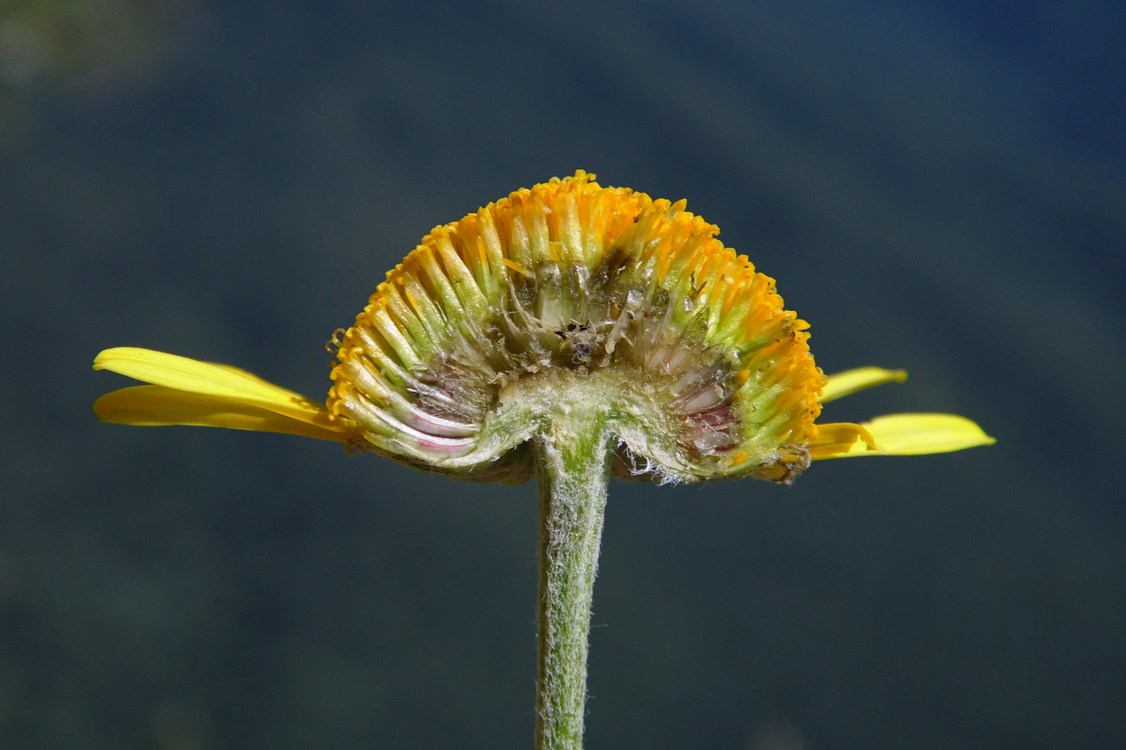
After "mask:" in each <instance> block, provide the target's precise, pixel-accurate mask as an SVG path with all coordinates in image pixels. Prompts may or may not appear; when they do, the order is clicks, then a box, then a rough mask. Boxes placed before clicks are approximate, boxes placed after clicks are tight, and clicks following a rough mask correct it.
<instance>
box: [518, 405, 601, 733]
mask: <svg viewBox="0 0 1126 750" xmlns="http://www.w3.org/2000/svg"><path fill="white" fill-rule="evenodd" d="M609 439H610V434H609V430H608V424H607V415H606V414H605V412H604V411H601V410H599V409H567V410H565V411H564V412H562V413H556V414H555V415H553V418H552V419H551V421H550V422H549V425H548V427H547V428H546V429H545V430H544V431H542V432H541V434H540V435H539V436H538V437H537V438H536V440H535V452H536V461H537V464H538V466H537V468H538V471H539V600H538V606H537V610H538V611H537V624H538V651H539V670H538V677H537V681H536V683H537V685H536V686H537V695H536V748H537V750H577V749H578V748H581V747H582V738H583V713H584V706H585V704H586V671H587V653H588V651H589V634H590V612H591V601H592V598H593V595H594V577H595V573H596V571H597V568H598V549H599V544H600V542H601V538H602V523H603V517H604V514H605V508H606V495H607V490H608V486H609V461H610V452H609V450H608V445H609Z"/></svg>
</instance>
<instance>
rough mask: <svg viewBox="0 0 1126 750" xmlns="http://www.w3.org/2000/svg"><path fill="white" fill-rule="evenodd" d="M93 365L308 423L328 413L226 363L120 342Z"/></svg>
mask: <svg viewBox="0 0 1126 750" xmlns="http://www.w3.org/2000/svg"><path fill="white" fill-rule="evenodd" d="M94 369H95V370H109V371H110V372H116V373H118V374H120V375H125V376H126V377H130V378H133V379H135V380H140V381H142V382H145V383H152V384H153V385H160V386H164V387H165V388H169V389H171V390H174V391H183V392H185V393H195V394H199V395H201V396H217V397H220V398H223V399H227V400H228V403H233V402H235V401H237V402H241V403H245V404H248V405H253V406H258V407H261V408H263V409H266V410H268V411H271V412H274V413H275V414H280V415H284V416H287V417H290V418H292V419H295V420H298V421H300V422H306V423H308V424H317V425H323V424H324V422H323V421H322V417H327V412H326V411H325V409H324V407H323V406H321V405H319V404H315V403H313V402H312V401H310V400H309V399H307V398H305V397H304V396H302V395H301V394H299V393H294V392H293V391H290V390H287V389H285V388H282V387H281V386H277V385H274V384H273V383H270V382H267V381H265V380H263V379H262V378H260V377H258V376H257V375H253V374H251V373H249V372H246V371H245V370H240V369H238V368H237V367H231V366H229V365H220V364H214V363H211V362H200V361H199V360H195V359H189V358H188V357H180V356H177V355H175V354H166V353H165V352H157V351H153V350H151V349H138V348H135V347H128V346H122V347H117V348H115V349H106V350H105V351H103V352H101V353H100V354H98V356H97V357H95V358H94Z"/></svg>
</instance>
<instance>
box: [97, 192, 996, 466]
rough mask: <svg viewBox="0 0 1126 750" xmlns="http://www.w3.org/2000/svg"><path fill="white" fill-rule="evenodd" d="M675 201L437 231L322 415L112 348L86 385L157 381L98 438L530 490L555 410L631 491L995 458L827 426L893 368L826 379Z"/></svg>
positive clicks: (925, 438) (511, 204)
mask: <svg viewBox="0 0 1126 750" xmlns="http://www.w3.org/2000/svg"><path fill="white" fill-rule="evenodd" d="M717 233H718V229H717V228H716V227H715V226H713V225H711V224H708V223H707V222H705V221H704V220H703V219H701V218H700V217H698V216H695V215H693V214H691V213H689V212H687V211H686V210H685V204H684V202H683V201H680V202H676V203H671V202H669V201H667V200H663V199H658V200H654V199H651V198H650V197H649V196H647V195H645V194H644V193H638V192H634V191H632V190H628V189H623V188H603V187H601V186H600V185H598V184H597V183H596V182H594V176H593V175H590V174H587V173H584V172H578V173H577V174H576V175H575V176H574V177H571V178H567V179H564V180H552V181H550V182H547V183H544V184H541V185H537V186H535V187H533V188H531V189H530V190H528V189H525V190H520V191H517V192H515V193H512V194H511V195H510V196H508V197H507V198H505V199H502V200H499V201H497V202H495V203H492V204H490V205H488V206H486V207H484V208H482V209H480V210H478V211H477V212H475V213H472V214H469V215H468V216H466V217H465V218H463V219H462V220H461V221H458V222H454V223H451V224H447V225H445V226H440V227H437V228H435V229H434V230H433V231H432V232H431V233H430V234H428V235H427V236H426V237H425V238H424V239H423V240H422V243H421V244H420V245H419V246H418V247H417V248H416V249H415V250H414V251H413V252H411V253H410V254H409V255H408V256H407V257H406V259H405V260H404V261H403V262H402V264H400V265H399V266H398V267H397V268H396V269H394V270H393V271H391V272H390V273H389V274H388V275H387V280H386V281H384V282H383V283H382V284H380V285H379V287H378V288H377V289H376V291H375V293H374V294H373V295H372V297H371V299H370V300H369V302H368V305H367V306H366V307H365V308H364V310H363V311H362V312H361V313H360V314H359V316H358V317H357V318H356V321H355V323H354V324H353V325H352V327H351V328H349V329H348V330H347V331H345V332H344V333H343V335H341V336H338V337H337V338H336V339H335V340H334V343H335V344H336V347H337V365H336V367H335V369H334V370H333V372H332V380H333V381H334V382H333V385H332V388H331V390H330V392H329V397H328V402H327V405H326V406H324V407H322V406H320V405H318V404H315V403H314V402H312V401H310V400H309V399H306V398H304V397H303V396H300V395H298V394H296V393H293V392H291V391H288V390H286V389H284V388H280V387H278V386H275V385H272V384H270V383H268V382H266V381H264V380H262V379H260V378H258V377H257V376H254V375H252V374H250V373H247V372H245V371H242V370H238V369H236V368H233V367H228V366H225V365H216V364H210V363H206V362H198V361H196V360H191V359H186V358H183V357H177V356H175V355H170V354H163V353H160V352H154V351H150V350H146V349H135V348H117V349H109V350H106V351H104V352H102V353H101V354H99V355H98V357H97V359H96V360H95V362H94V367H95V369H106V370H111V371H113V372H118V373H120V374H123V375H126V376H129V377H132V378H135V379H137V380H141V381H143V382H147V383H150V384H151V385H147V386H139V387H133V388H126V389H123V390H120V391H115V392H113V393H110V394H107V395H105V396H103V397H102V398H101V399H99V400H98V401H97V402H96V403H95V406H94V410H95V412H96V413H97V414H98V416H99V417H100V418H101V419H103V420H104V421H107V422H118V423H125V424H140V425H157V424H189V425H205V426H213V427H229V428H234V429H249V430H259V431H264V432H283V433H290V434H298V435H305V436H307V437H315V438H320V439H327V440H337V441H341V442H345V443H347V444H349V445H352V446H359V447H363V448H366V449H370V450H373V451H375V452H378V453H381V454H384V455H388V456H391V457H394V458H396V459H398V460H401V461H404V462H407V463H410V464H412V465H417V466H420V467H424V468H427V469H430V470H438V471H443V472H446V473H450V474H455V475H462V476H472V477H474V478H500V479H504V480H508V481H520V480H523V479H525V478H527V477H528V476H530V474H531V473H532V471H533V470H534V469H533V461H532V458H531V456H530V454H529V453H528V451H526V450H524V449H523V448H522V446H524V445H525V444H526V443H527V442H528V441H529V440H531V439H532V438H533V437H534V436H535V434H537V431H538V430H540V429H541V428H542V426H543V423H544V420H546V419H548V418H549V417H548V415H549V414H550V413H551V412H552V410H553V409H566V408H567V407H568V401H574V400H576V399H578V400H586V401H587V402H589V403H592V404H597V405H599V407H600V408H602V409H603V410H604V411H605V413H606V414H607V418H608V419H609V420H610V422H611V423H612V424H613V426H614V432H615V434H617V435H618V437H619V439H620V441H621V445H620V446H619V447H618V448H617V450H616V461H615V463H614V468H615V471H616V472H617V473H619V474H620V475H622V476H639V477H645V478H651V479H655V480H657V481H688V480H695V479H708V478H713V477H723V476H743V475H751V476H755V477H759V478H763V479H770V480H774V481H790V480H792V479H793V478H794V477H795V476H796V475H797V474H798V473H800V472H801V471H802V470H803V469H804V468H805V467H806V466H808V464H809V462H810V461H811V460H817V459H823V458H836V457H844V456H860V455H915V454H924V453H940V452H945V451H953V450H960V449H963V448H969V447H974V446H979V445H988V444H991V443H992V442H993V439H992V438H990V437H988V436H987V435H986V434H985V433H984V432H983V431H982V430H981V429H980V428H979V427H978V426H977V425H976V424H974V423H973V422H971V421H969V420H967V419H964V418H962V417H957V416H952V415H944V414H901V415H893V416H886V417H879V418H877V419H874V420H872V421H870V422H866V423H864V424H849V423H840V424H824V423H818V422H817V421H816V420H817V418H818V417H819V415H820V412H821V405H822V404H825V403H828V402H830V401H832V400H834V399H836V398H839V397H841V396H845V395H848V394H850V393H853V392H855V391H858V390H860V389H863V388H867V387H870V386H873V385H879V384H881V383H887V382H892V381H899V380H903V379H904V378H905V377H906V375H905V373H903V372H902V371H890V370H883V369H879V368H871V367H869V368H861V369H858V370H852V371H849V372H845V373H841V374H839V375H835V376H832V377H829V378H826V377H825V376H824V375H822V373H821V371H820V370H819V369H818V368H817V367H816V365H815V364H814V360H813V357H812V355H811V354H810V352H809V346H808V339H809V334H808V333H807V330H806V329H807V328H808V324H806V323H805V321H803V320H800V319H798V317H797V316H796V315H795V314H794V313H793V312H791V311H788V310H786V309H785V308H784V307H783V304H782V299H781V297H779V296H778V294H777V292H776V291H775V284H774V280H773V279H771V278H769V277H767V276H764V275H763V274H761V273H758V272H756V271H755V269H754V266H753V265H752V264H751V263H750V261H749V260H748V259H747V258H746V257H745V256H738V255H736V254H735V253H734V252H733V251H732V250H730V249H728V248H726V247H724V246H723V245H722V243H720V242H719V240H717V239H716V234H717Z"/></svg>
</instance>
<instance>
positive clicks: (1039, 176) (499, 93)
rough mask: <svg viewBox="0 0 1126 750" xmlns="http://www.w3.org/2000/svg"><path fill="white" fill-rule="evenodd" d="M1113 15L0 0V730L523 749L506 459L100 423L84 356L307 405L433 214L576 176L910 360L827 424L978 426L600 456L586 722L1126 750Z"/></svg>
mask: <svg viewBox="0 0 1126 750" xmlns="http://www.w3.org/2000/svg"><path fill="white" fill-rule="evenodd" d="M408 5H409V6H410V7H409V8H408V7H407V6H408ZM1124 34H1126V10H1124V8H1123V6H1122V5H1121V4H1120V3H1114V2H1111V0H1103V1H1101V2H1100V1H1099V0H1090V1H1087V0H1081V1H1080V2H1065V1H1064V0H1042V1H1041V2H1022V3H1016V2H992V3H980V2H961V1H959V0H954V1H949V0H948V1H945V2H943V1H940V0H918V1H916V2H906V3H904V2H894V1H893V0H883V1H881V0H876V1H874V2H866V3H839V2H832V1H831V0H811V1H809V2H762V3H748V2H733V1H728V2H719V1H716V2H703V3H697V4H687V3H682V2H669V1H667V0H653V1H652V2H646V3H640V2H622V1H616V0H599V1H597V2H596V1H595V0H571V2H568V3H552V4H544V5H543V6H540V5H539V4H530V3H522V2H509V1H508V0H495V1H493V2H486V3H480V4H472V3H461V2H454V1H453V0H448V1H447V2H430V1H428V0H421V1H420V2H415V3H412V4H407V3H384V2H374V3H372V2H342V1H338V2H334V1H331V0H330V1H329V2H312V1H311V0H304V1H303V2H297V1H290V2H285V1H284V0H283V1H282V2H277V1H276V0H275V1H272V2H263V1H261V0H244V1H243V2H239V3H233V2H232V3H224V2H220V1H219V0H100V1H99V2H89V1H80V0H22V1H20V0H2V2H0V247H2V249H3V252H2V255H0V257H2V259H3V260H2V262H3V266H2V268H3V270H2V272H0V321H2V323H0V334H2V336H3V340H2V344H3V347H4V352H5V354H4V356H3V371H2V372H3V387H4V390H5V393H6V396H5V397H4V398H3V399H2V400H0V415H2V422H0V429H2V430H3V433H2V439H3V451H2V453H0V483H2V484H0V488H2V493H0V495H2V496H0V747H2V748H5V749H7V748H12V749H16V750H19V749H22V748H36V749H37V748H67V747H75V748H78V747H81V748H157V749H160V750H164V749H168V750H173V749H175V750H193V749H196V748H271V749H283V750H284V749H287V748H314V747H335V748H349V747H462V748H508V747H530V746H531V739H532V727H533V716H532V711H533V697H534V696H533V692H534V680H535V661H534V660H535V639H534V625H535V622H534V619H535V618H534V599H535V585H536V572H535V538H536V535H535V493H534V487H533V486H531V485H524V486H520V487H514V488H513V487H508V488H498V487H495V486H491V485H485V486H481V485H471V484H458V483H454V482H452V481H450V480H447V479H444V478H441V477H433V476H429V475H425V474H421V473H418V472H415V471H412V470H409V469H406V468H403V467H400V466H398V465H395V464H393V463H391V462H388V461H385V460H381V459H378V458H374V457H371V456H359V457H353V458H349V457H348V456H346V455H344V454H343V452H342V451H341V449H340V448H339V446H336V445H328V444H321V443H317V442H312V441H304V440H301V439H298V438H290V437H284V436H268V435H259V434H253V433H237V432H227V431H219V430H212V431H208V430H203V429H188V428H180V429H163V430H151V429H149V430H146V429H139V428H124V427H113V426H100V425H98V424H97V423H96V421H95V419H94V417H93V416H92V415H91V413H90V403H91V402H92V401H93V400H94V399H95V398H96V397H97V396H98V395H100V394H101V393H103V392H105V391H107V390H110V389H112V388H115V387H119V386H121V385H125V384H126V381H125V380H124V379H122V378H119V377H117V376H113V375H109V374H104V373H102V374H96V373H94V372H92V371H91V370H90V362H91V360H92V358H93V356H94V354H95V353H96V352H97V351H99V350H100V349H102V348H105V347H108V346H113V345H136V346H146V347H153V348H159V349H164V350H167V351H172V352H176V353H179V354H184V355H188V356H193V357H198V358H202V359H208V360H214V361H220V362H227V363H231V364H235V365H238V366H241V367H244V368H247V369H249V370H251V371H253V372H256V373H259V374H260V375H262V376H264V377H267V378H269V379H271V380H273V381H274V382H277V383H281V384H284V385H286V386H289V387H291V388H293V389H295V390H298V391H301V392H304V393H307V394H310V395H314V396H318V395H319V394H322V393H325V392H326V391H327V386H328V379H327V376H328V367H329V362H330V355H329V354H327V353H326V351H325V348H324V344H325V342H326V341H327V339H328V338H329V336H330V334H331V332H332V331H333V329H335V328H337V327H346V326H347V325H349V324H350V323H351V321H352V319H353V318H354V316H355V315H356V313H357V312H358V311H359V310H360V309H361V308H362V306H363V305H364V303H365V300H366V299H367V297H368V295H369V294H370V293H371V292H372V291H373V290H374V288H375V286H376V284H377V283H378V282H379V281H380V280H381V279H382V278H383V275H384V273H385V272H386V271H387V270H388V269H390V268H391V267H392V266H394V264H395V263H397V262H398V261H399V260H400V259H401V258H402V256H403V255H405V254H406V252H407V251H409V250H410V249H411V248H413V247H414V245H415V243H416V242H417V241H418V239H419V238H420V237H421V236H422V235H423V234H424V233H426V232H427V231H428V230H429V229H430V228H431V227H433V226H434V225H436V224H440V223H445V222H447V221H452V220H456V219H458V218H460V217H462V216H463V215H465V214H466V213H467V212H470V211H472V210H474V209H476V208H477V207H478V206H479V205H482V204H483V203H486V202H488V201H490V200H493V199H496V198H499V197H501V196H503V195H506V194H507V193H509V192H510V191H512V190H514V189H516V188H518V187H522V186H530V185H532V184H534V183H536V182H540V181H542V180H545V179H547V178H549V177H552V176H556V175H559V176H562V175H567V174H571V173H573V171H574V170H575V169H576V168H584V169H588V170H591V171H594V172H596V173H598V175H599V177H600V181H601V182H602V183H603V184H607V185H625V186H630V187H633V188H636V189H638V190H643V191H646V192H648V193H650V194H651V195H654V196H664V197H668V198H672V199H677V198H682V197H684V198H687V199H688V202H689V208H690V209H691V210H694V211H695V212H697V213H699V214H701V215H703V216H704V217H705V218H707V219H708V220H709V221H711V222H714V223H716V224H718V225H719V226H720V227H722V229H723V234H722V236H721V238H722V239H723V240H724V241H725V242H726V243H727V244H728V245H730V246H732V247H734V248H736V249H737V250H738V251H740V252H744V253H747V254H749V255H750V257H751V259H752V260H753V261H754V262H755V263H756V265H757V266H758V267H759V269H760V270H762V271H764V272H765V273H767V274H769V275H771V276H773V277H775V278H776V279H777V280H778V287H779V290H780V291H781V293H782V295H783V296H784V297H785V299H786V302H787V305H788V306H789V307H790V308H792V309H795V310H797V311H798V312H799V314H800V315H801V316H802V317H804V318H805V319H807V320H809V321H810V322H811V323H812V332H813V338H812V341H811V344H812V347H813V351H814V353H815V355H816V357H817V360H818V363H819V364H820V365H821V366H822V367H823V368H824V369H825V370H826V371H828V372H832V371H836V370H841V369H845V368H849V367H853V366H857V365H864V364H879V365H885V366H892V367H904V368H906V369H908V370H909V371H910V372H911V374H912V378H911V380H910V381H908V382H907V383H906V384H903V385H896V386H887V387H884V388H881V389H878V390H875V391H870V392H866V393H864V394H862V395H859V396H856V397H854V398H851V399H849V400H847V401H844V402H840V403H839V404H838V403H834V404H833V405H832V406H831V407H830V408H829V409H828V410H827V413H826V417H827V418H828V419H830V420H832V421H841V420H860V419H864V418H866V417H870V416H873V415H876V414H881V413H890V412H896V411H925V410H934V411H952V412H956V413H961V414H964V415H967V416H970V417H973V418H974V419H976V420H978V421H979V422H980V423H981V424H982V425H983V426H984V427H985V428H986V429H987V430H988V431H989V432H990V433H992V434H993V435H995V436H996V437H997V438H998V440H999V442H998V444H997V445H996V446H995V447H992V448H988V449H979V450H974V451H969V452H965V453H959V454H953V455H946V456H932V457H924V458H918V459H870V460H863V461H838V462H828V463H825V464H819V465H816V466H814V467H813V468H812V469H811V470H810V471H809V472H808V473H807V474H805V475H804V476H802V477H801V479H800V480H799V481H798V482H797V483H796V484H795V485H794V486H793V487H789V488H786V487H776V486H772V485H769V484H765V483H756V482H753V481H743V482H726V483H725V482H716V483H714V484H709V485H703V486H680V487H650V486H643V485H633V484H622V483H617V484H615V485H614V486H613V487H612V489H611V499H610V505H609V509H608V516H607V525H606V530H605V535H604V540H603V554H602V560H601V568H600V577H599V580H598V584H597V587H596V591H595V613H594V622H593V631H592V650H591V674H590V686H589V687H590V693H591V699H590V701H589V704H588V711H589V716H588V720H587V744H588V746H590V747H601V748H612V747H623V748H632V747H638V748H640V747H645V748H685V747H692V748H748V749H750V750H765V749H767V748H772V749H774V750H798V749H799V748H810V749H816V748H835V749H838V748H923V749H928V748H936V749H937V748H959V749H960V750H972V749H975V748H983V749H984V748H998V747H1021V748H1059V747H1086V748H1111V747H1123V746H1126V505H1124V503H1123V500H1124V492H1123V487H1124V486H1126V469H1124V464H1126V461H1124V460H1123V457H1122V450H1123V447H1124V445H1126V440H1124V437H1123V430H1122V419H1123V418H1124V417H1126V408H1124V407H1126V398H1124V396H1123V388H1122V385H1121V383H1122V378H1123V373H1124V372H1126V347H1124V345H1123V344H1124V342H1126V330H1124V329H1126V303H1124V301H1123V299H1124V293H1126V130H1124V128H1123V124H1124V123H1126V96H1124V91H1126V53H1124V48H1123V45H1122V39H1123V35H1124Z"/></svg>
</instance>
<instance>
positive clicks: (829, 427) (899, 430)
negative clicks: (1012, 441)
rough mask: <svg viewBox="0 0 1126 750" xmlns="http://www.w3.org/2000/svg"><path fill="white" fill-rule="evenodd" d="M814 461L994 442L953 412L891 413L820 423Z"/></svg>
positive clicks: (945, 449)
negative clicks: (857, 421) (859, 420)
mask: <svg viewBox="0 0 1126 750" xmlns="http://www.w3.org/2000/svg"><path fill="white" fill-rule="evenodd" d="M817 427H818V432H819V436H818V441H817V442H816V443H814V444H813V445H811V446H810V454H811V455H812V457H813V459H814V460H818V459H824V458H850V457H853V456H922V455H926V454H930V453H950V452H952V451H960V450H965V449H966V448H977V447H979V446H983V445H993V444H994V443H995V442H997V441H996V440H994V439H993V438H991V437H990V436H989V435H987V434H985V432H984V431H983V430H982V429H981V428H980V427H979V426H978V425H977V424H975V423H974V422H972V421H970V420H969V419H966V418H965V417H959V416H957V415H954V414H889V415H887V416H883V417H876V418H875V419H873V420H871V421H869V422H863V423H861V424H848V423H840V424H821V425H818V426H817Z"/></svg>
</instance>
